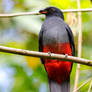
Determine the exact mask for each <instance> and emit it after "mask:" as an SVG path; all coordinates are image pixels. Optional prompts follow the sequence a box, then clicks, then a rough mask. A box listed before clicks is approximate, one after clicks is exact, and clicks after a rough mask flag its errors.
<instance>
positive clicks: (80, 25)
mask: <svg viewBox="0 0 92 92" xmlns="http://www.w3.org/2000/svg"><path fill="white" fill-rule="evenodd" d="M77 6H78V9H80V0H77ZM78 27H79V36H78V57H81V52H82V19H81V12H78ZM79 73H80V64H77V68H76V76H75V84H74V90H75V89H76V88H77V86H78V80H79ZM76 92H77V91H76Z"/></svg>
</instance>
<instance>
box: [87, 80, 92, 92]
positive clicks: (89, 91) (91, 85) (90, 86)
mask: <svg viewBox="0 0 92 92" xmlns="http://www.w3.org/2000/svg"><path fill="white" fill-rule="evenodd" d="M91 88H92V80H91V83H90V85H89V88H88V92H91Z"/></svg>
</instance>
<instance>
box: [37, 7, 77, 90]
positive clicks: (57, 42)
mask: <svg viewBox="0 0 92 92" xmlns="http://www.w3.org/2000/svg"><path fill="white" fill-rule="evenodd" d="M39 13H40V14H44V15H45V16H46V18H45V20H44V22H43V24H42V26H41V30H40V32H39V52H44V53H55V54H63V55H69V56H75V44H74V37H73V33H72V30H71V28H70V27H69V26H68V24H66V23H65V22H64V15H63V12H62V11H61V10H60V9H59V8H56V7H52V6H51V7H47V8H45V9H42V10H40V11H39ZM41 62H42V64H43V65H44V67H45V70H46V72H47V76H48V84H49V89H50V92H70V73H71V70H72V65H73V63H72V62H69V61H62V60H57V59H46V58H41Z"/></svg>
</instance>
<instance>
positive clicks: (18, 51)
mask: <svg viewBox="0 0 92 92" xmlns="http://www.w3.org/2000/svg"><path fill="white" fill-rule="evenodd" d="M0 52H7V53H12V54H18V55H24V56H33V57H41V58H48V59H58V60H63V61H70V62H74V63H80V64H84V65H88V66H92V60H87V59H83V58H79V57H73V56H67V55H61V54H54V53H43V52H36V51H29V50H22V49H15V48H9V47H4V46H0Z"/></svg>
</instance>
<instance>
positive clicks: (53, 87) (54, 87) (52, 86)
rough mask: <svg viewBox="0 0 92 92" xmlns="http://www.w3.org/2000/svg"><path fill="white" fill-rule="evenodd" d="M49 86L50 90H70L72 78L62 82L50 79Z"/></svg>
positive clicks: (63, 91)
mask: <svg viewBox="0 0 92 92" xmlns="http://www.w3.org/2000/svg"><path fill="white" fill-rule="evenodd" d="M49 88H50V92H70V78H69V79H68V80H66V81H63V82H62V83H61V84H58V83H57V82H55V81H52V80H50V79H49Z"/></svg>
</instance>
